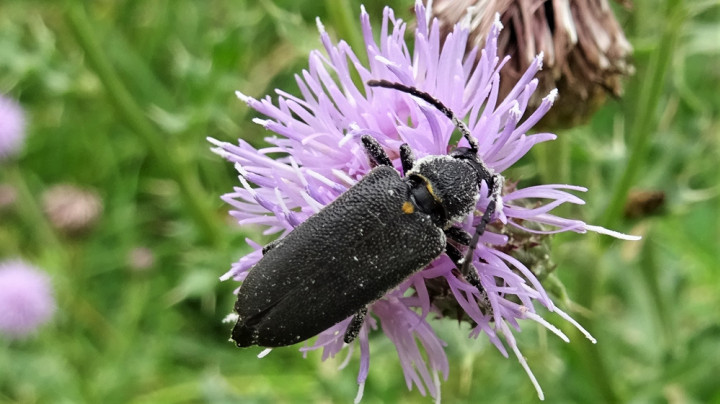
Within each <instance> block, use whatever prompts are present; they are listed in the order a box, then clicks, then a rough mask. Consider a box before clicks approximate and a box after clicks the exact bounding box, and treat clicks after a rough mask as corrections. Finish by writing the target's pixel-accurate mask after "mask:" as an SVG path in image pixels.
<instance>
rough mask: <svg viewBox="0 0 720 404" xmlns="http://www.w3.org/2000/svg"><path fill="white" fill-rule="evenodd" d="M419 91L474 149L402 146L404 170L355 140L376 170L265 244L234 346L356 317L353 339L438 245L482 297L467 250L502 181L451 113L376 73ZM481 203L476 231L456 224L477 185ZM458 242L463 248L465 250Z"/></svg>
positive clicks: (246, 285) (306, 333) (281, 342)
mask: <svg viewBox="0 0 720 404" xmlns="http://www.w3.org/2000/svg"><path fill="white" fill-rule="evenodd" d="M367 84H368V85H369V86H371V87H385V88H390V89H395V90H398V91H402V92H406V93H409V94H411V95H413V96H415V97H418V98H421V99H423V100H425V101H426V102H428V103H430V104H431V105H433V106H435V107H436V108H438V109H439V110H440V111H442V112H443V113H444V114H445V115H446V116H447V117H448V118H450V119H451V120H452V121H453V123H454V124H455V126H456V127H457V128H458V129H459V130H460V132H461V133H462V136H463V137H464V138H465V139H466V140H467V142H468V144H469V145H470V147H457V148H455V150H453V151H452V152H451V153H450V154H449V155H441V156H426V157H424V158H421V159H419V160H417V161H415V159H414V156H413V153H412V151H411V150H410V147H409V146H408V145H407V144H403V145H402V146H401V147H400V160H401V164H402V169H403V172H404V177H401V176H400V174H399V173H398V172H397V171H396V170H395V169H394V168H393V166H392V164H391V161H390V159H389V158H388V156H387V154H386V153H385V151H384V150H383V149H382V147H381V146H380V144H379V143H378V142H377V141H376V140H375V139H374V138H372V137H370V136H367V135H365V136H362V137H361V140H362V143H363V146H364V147H365V150H366V152H367V154H368V156H369V158H370V161H371V164H372V165H373V166H374V168H373V169H372V170H371V171H370V172H369V173H368V174H367V175H365V176H364V177H363V178H362V179H361V180H360V181H359V182H358V183H357V184H355V185H354V186H352V187H351V188H350V189H348V190H347V191H346V192H344V193H343V194H342V195H340V196H339V197H338V198H337V199H336V200H335V201H333V202H332V203H330V204H329V205H327V206H325V207H324V208H323V209H322V210H320V211H319V212H318V213H316V214H315V215H313V216H311V217H310V218H308V219H307V220H306V221H305V222H303V223H302V224H300V225H299V226H297V227H296V228H295V229H293V230H292V231H291V232H290V233H289V234H288V235H287V236H286V237H284V238H282V239H279V240H276V241H275V242H273V243H271V244H269V245H268V246H266V247H265V248H264V249H263V257H262V258H261V259H260V261H258V262H257V264H255V266H254V267H253V268H251V269H250V272H249V273H248V276H247V278H245V280H244V282H243V283H242V286H241V287H240V291H239V292H238V299H237V302H236V303H235V311H236V312H237V314H238V318H237V324H236V325H235V327H234V328H233V330H232V339H233V340H234V341H235V343H237V345H238V346H240V347H246V346H251V345H259V346H264V347H278V346H286V345H292V344H295V343H297V342H301V341H304V340H306V339H308V338H310V337H313V336H315V335H317V334H319V333H320V332H322V331H324V330H326V329H328V328H330V327H331V326H333V325H335V324H337V323H339V322H340V321H343V320H345V319H347V318H348V317H350V316H353V319H352V320H351V322H350V325H349V326H348V328H347V331H346V332H345V336H344V340H345V342H347V343H350V342H351V341H352V340H354V339H355V337H356V336H357V334H358V332H359V331H360V327H361V326H362V323H363V319H364V317H365V315H366V313H367V307H368V305H369V304H371V303H373V302H374V301H376V300H378V299H380V298H381V297H383V295H385V293H386V292H387V291H389V290H391V289H393V288H395V287H396V286H398V285H399V284H400V283H401V282H402V281H404V280H405V279H407V278H408V277H409V276H410V275H412V274H414V273H416V272H418V271H420V270H422V269H423V268H425V267H426V266H427V265H428V264H430V263H431V262H432V261H433V260H435V258H437V257H438V256H440V255H441V254H442V253H443V252H444V253H445V254H447V255H448V256H449V257H450V258H451V259H452V260H453V262H454V263H455V265H456V266H457V267H458V269H459V270H460V272H461V273H462V274H463V276H464V277H465V278H466V279H467V281H468V282H470V283H471V284H473V285H474V286H475V287H477V288H478V289H479V290H480V292H481V294H482V295H484V293H485V292H484V290H483V288H482V286H481V285H480V281H479V277H478V274H477V270H476V269H475V268H474V266H473V265H472V255H473V251H474V249H475V246H476V244H477V243H478V239H479V237H480V236H481V235H482V234H483V232H484V231H485V226H486V225H487V224H488V223H489V222H490V220H491V218H492V215H493V213H494V212H495V209H496V205H498V204H501V202H500V192H501V190H502V187H503V183H504V179H503V177H502V176H501V175H499V174H495V173H493V171H492V170H491V169H490V168H489V167H487V165H485V163H484V162H483V161H482V159H481V158H480V157H479V156H478V142H477V139H475V138H474V137H472V135H471V134H470V131H469V130H468V128H467V126H466V125H465V124H464V123H463V122H462V121H461V120H459V119H458V118H457V117H456V116H455V114H454V113H453V112H452V111H450V110H449V109H448V108H447V107H445V106H444V105H443V104H442V103H441V102H440V101H438V100H436V99H435V98H433V97H432V96H431V95H429V94H427V93H424V92H422V91H420V90H418V89H416V88H413V87H408V86H405V85H403V84H400V83H392V82H389V81H385V80H382V81H377V80H372V81H369V82H368V83H367ZM483 181H484V182H485V183H486V184H487V185H488V197H489V198H490V201H489V202H488V205H487V209H486V210H485V212H484V213H483V216H482V219H481V220H480V222H479V224H478V225H477V227H476V229H475V234H473V235H472V236H471V235H470V234H469V233H467V232H465V231H464V230H462V229H461V228H459V227H455V226H453V224H454V223H457V222H460V221H462V220H463V219H464V218H465V217H466V216H467V215H468V214H470V213H471V212H473V211H474V210H475V207H476V205H477V201H478V198H479V197H480V186H481V183H482V182H483ZM456 245H462V246H467V251H466V252H465V254H464V255H463V254H462V253H461V252H460V250H458V248H457V247H456Z"/></svg>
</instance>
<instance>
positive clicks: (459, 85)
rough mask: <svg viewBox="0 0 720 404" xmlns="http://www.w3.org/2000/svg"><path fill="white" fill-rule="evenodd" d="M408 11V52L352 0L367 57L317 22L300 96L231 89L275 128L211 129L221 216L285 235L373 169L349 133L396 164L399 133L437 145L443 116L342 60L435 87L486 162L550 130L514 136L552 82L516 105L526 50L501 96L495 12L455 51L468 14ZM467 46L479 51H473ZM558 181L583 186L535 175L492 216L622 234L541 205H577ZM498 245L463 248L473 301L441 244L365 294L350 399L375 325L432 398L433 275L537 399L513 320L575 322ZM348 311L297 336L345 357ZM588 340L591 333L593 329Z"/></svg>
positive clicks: (442, 150) (439, 351) (527, 92)
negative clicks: (217, 132)
mask: <svg viewBox="0 0 720 404" xmlns="http://www.w3.org/2000/svg"><path fill="white" fill-rule="evenodd" d="M415 12H416V14H417V20H418V27H417V29H416V31H415V32H414V37H415V43H414V46H413V52H410V50H409V49H410V48H409V47H408V45H407V44H406V43H405V41H404V38H405V30H406V28H407V24H406V23H405V22H403V21H401V20H399V19H397V18H395V16H394V13H393V10H392V9H390V8H386V9H385V11H384V16H383V17H384V18H383V22H382V26H381V27H380V32H379V39H380V40H379V43H376V42H375V40H374V39H373V31H372V28H371V26H370V19H369V16H368V14H367V13H366V12H365V9H364V8H363V9H362V14H361V22H362V29H363V35H364V38H365V46H366V48H365V50H366V51H367V56H368V60H369V66H364V65H362V64H361V63H360V62H359V60H358V58H357V56H356V55H355V53H354V52H353V50H351V49H350V47H349V46H348V44H347V43H345V42H343V41H340V42H339V43H338V44H333V43H332V41H331V40H330V37H329V35H328V34H327V33H326V32H325V30H324V28H323V26H322V25H321V24H320V23H319V22H318V27H319V30H320V35H321V41H322V43H323V45H324V47H325V52H326V54H323V53H322V52H320V51H313V52H312V53H311V54H310V60H309V70H304V71H303V72H302V74H301V75H297V76H296V80H297V83H298V86H299V88H300V93H301V96H295V95H292V94H289V93H286V92H284V91H282V90H276V91H277V94H278V95H279V97H278V99H277V101H276V102H275V103H273V101H272V99H271V98H270V97H269V96H268V97H266V98H264V99H262V100H257V99H254V98H251V97H248V96H246V95H244V94H241V93H239V92H238V93H237V95H238V97H239V98H240V99H241V100H243V101H245V102H246V103H247V104H248V105H249V106H250V107H252V108H253V109H255V110H256V111H258V112H260V113H261V114H263V115H265V116H267V117H269V118H270V119H259V118H256V119H255V122H256V123H258V124H260V125H263V126H264V127H265V128H266V129H268V130H271V131H273V132H275V133H277V134H278V135H279V136H273V137H270V138H267V141H268V142H269V143H271V144H272V145H273V146H271V147H267V148H263V149H259V150H257V149H255V148H254V147H252V146H251V145H250V144H248V143H247V142H245V141H243V140H242V139H240V140H239V144H238V145H232V144H230V143H226V142H221V141H218V140H215V139H209V140H210V141H211V142H212V143H213V144H214V145H215V146H217V147H216V148H215V149H214V151H215V152H216V153H218V154H219V155H221V156H223V157H224V158H226V159H228V160H230V161H231V162H233V163H235V167H236V169H237V171H238V172H239V174H240V176H239V179H240V183H241V186H239V187H236V188H235V190H234V192H232V193H229V194H226V195H224V196H223V200H225V201H226V202H227V203H229V204H230V205H232V207H233V208H234V210H232V211H231V212H230V214H231V215H232V216H233V217H235V218H236V219H237V220H238V222H239V224H241V225H255V226H262V227H263V228H264V229H265V231H264V234H278V237H284V236H285V235H286V234H287V233H289V232H290V231H291V230H292V229H293V228H294V227H295V226H297V225H298V224H300V223H302V222H303V221H304V220H306V219H307V218H308V217H309V216H311V215H313V214H314V213H316V212H318V211H319V210H320V209H322V207H323V206H325V205H327V204H328V203H330V202H331V201H333V200H334V199H335V198H337V197H338V195H340V194H341V193H342V192H344V191H345V190H347V189H348V188H350V187H352V186H353V185H354V184H355V183H356V182H357V181H359V179H360V178H362V177H363V176H364V175H365V174H366V173H367V172H368V171H370V169H371V167H370V163H369V161H368V158H367V157H366V155H365V153H364V151H363V148H362V145H361V144H360V142H359V137H360V135H363V134H369V135H371V136H373V137H374V138H375V139H376V140H377V141H378V142H379V143H380V144H381V145H382V146H383V147H384V149H385V150H386V151H387V152H388V154H389V156H390V158H391V159H392V160H393V163H394V165H395V167H396V168H398V169H399V168H400V162H399V154H398V150H399V147H400V145H401V144H402V143H408V144H409V146H410V147H411V148H412V149H413V151H414V152H415V154H416V157H417V158H418V159H419V158H422V157H423V156H425V155H431V154H435V155H437V154H446V153H447V152H448V149H449V147H450V146H449V144H450V143H449V142H450V136H451V134H452V133H453V131H454V129H455V127H454V125H453V123H452V122H451V121H450V120H448V119H447V118H446V117H445V116H444V115H443V114H442V113H441V112H439V111H437V110H436V109H434V108H433V107H431V106H429V105H427V104H426V103H424V102H423V101H420V100H418V99H416V98H413V97H411V96H409V95H407V94H404V93H401V92H399V91H394V90H389V89H381V88H370V87H368V86H367V85H363V86H362V87H360V88H358V87H357V86H356V85H355V83H354V82H353V80H352V74H353V71H355V72H357V74H358V75H359V77H360V79H361V80H362V82H363V83H366V82H367V81H368V80H382V79H385V80H389V81H393V82H400V83H403V84H405V85H409V86H413V87H417V88H419V89H420V90H423V91H426V92H428V93H430V94H432V95H433V96H435V97H437V98H438V99H439V100H441V101H442V102H443V103H444V104H445V105H447V106H448V107H449V108H451V109H452V110H453V111H454V112H455V113H456V114H457V115H458V116H460V117H464V120H465V122H466V123H467V124H468V126H469V128H470V130H471V131H472V133H473V135H474V136H475V137H476V138H477V139H478V140H479V143H480V156H481V157H482V158H483V160H484V161H485V162H486V163H487V165H488V166H490V167H491V168H492V169H494V170H495V171H496V172H502V171H503V170H505V169H506V168H508V167H510V166H512V165H513V164H514V163H515V162H516V161H518V160H519V159H520V158H521V157H522V156H523V155H525V154H526V153H527V152H528V150H530V148H531V147H532V146H533V145H535V144H536V143H539V142H544V141H547V140H552V139H554V138H555V135H553V134H550V133H539V134H533V135H528V134H526V132H528V131H529V130H530V129H531V128H532V127H533V125H534V124H535V123H536V122H537V121H538V120H539V119H540V118H541V117H542V116H543V115H544V114H545V113H546V112H547V111H548V109H549V108H550V106H551V105H552V103H553V101H554V100H555V97H556V91H551V92H550V94H548V95H547V96H546V97H545V98H544V100H543V102H542V103H541V105H540V107H539V108H538V109H536V110H535V111H526V107H527V104H528V100H529V99H530V96H531V95H532V94H533V92H534V91H535V89H536V87H537V80H536V79H533V77H534V76H535V74H536V72H537V71H538V70H539V69H540V68H541V65H542V55H539V56H538V57H537V58H536V59H535V62H534V63H533V64H532V65H531V66H530V68H529V69H528V71H527V72H526V73H525V74H524V75H523V76H522V78H521V79H520V80H519V81H518V83H517V84H516V85H515V87H514V89H513V90H512V91H510V93H509V94H508V96H507V97H506V98H505V99H502V100H501V99H498V89H499V77H500V75H499V71H500V69H501V68H502V67H503V65H505V64H506V63H507V61H508V58H507V57H505V58H503V57H502V55H498V54H497V38H498V34H499V32H500V30H501V28H502V25H501V24H500V23H499V21H496V23H495V24H494V25H493V26H492V29H491V31H490V33H489V35H488V39H487V42H486V44H485V48H484V49H482V50H479V51H478V50H477V49H476V50H473V51H472V52H469V53H468V54H467V56H465V54H466V53H465V50H466V45H467V40H468V29H467V26H466V25H458V26H456V27H455V30H454V31H453V32H452V33H450V34H449V35H448V36H447V37H446V38H445V40H444V42H443V41H442V40H441V37H440V31H439V27H438V24H437V23H435V22H430V21H429V20H428V18H427V17H426V15H427V14H426V10H425V7H424V6H423V5H422V3H421V2H417V3H416V5H415ZM477 52H480V56H479V57H477V58H476V56H477ZM476 60H477V63H476ZM275 153H281V154H282V157H278V158H271V157H270V156H269V154H275ZM250 183H252V184H255V186H254V187H253V186H251V185H250ZM566 190H572V191H585V188H582V187H577V186H570V185H542V186H535V187H529V188H524V189H512V190H510V191H509V192H508V193H506V194H504V195H503V199H502V204H501V206H500V207H499V208H498V212H496V215H495V216H494V220H495V221H500V222H502V223H504V224H505V225H508V226H515V227H518V228H521V229H525V230H527V231H529V232H533V233H556V232H564V231H573V232H577V233H585V232H587V231H588V230H590V231H595V232H599V233H605V234H610V235H612V236H615V237H620V238H631V237H629V236H625V235H622V234H619V233H615V232H612V231H609V230H606V229H603V228H600V227H596V226H590V225H587V224H585V223H584V222H582V221H579V220H570V219H564V218H560V217H557V216H554V215H552V214H550V213H549V212H550V211H551V210H552V209H554V208H555V207H557V206H558V205H561V204H563V203H574V204H583V203H584V202H583V201H582V200H581V199H579V198H578V197H576V196H574V195H572V194H570V193H568V192H566ZM481 195H482V197H481V198H480V200H479V201H478V205H477V208H478V210H479V211H480V212H483V211H484V210H485V208H486V206H487V203H488V199H487V198H485V197H484V196H485V195H487V190H486V189H483V190H482V192H481ZM527 199H532V200H533V201H536V200H544V201H546V203H545V204H544V205H540V206H537V205H533V206H537V207H534V208H527V207H524V206H527V205H523V204H522V203H520V202H522V201H525V200H527ZM479 220H480V215H478V217H477V218H476V217H473V215H470V217H468V218H467V219H466V220H465V221H464V222H463V223H460V224H459V225H461V226H463V227H464V228H465V229H466V230H468V231H469V232H473V230H474V224H476V223H477V221H479ZM525 221H532V222H537V223H542V224H544V225H546V227H547V226H550V227H551V228H553V230H551V231H546V232H543V231H539V230H533V229H531V228H527V227H526V226H523V224H522V223H523V222H525ZM506 242H507V237H506V236H504V235H502V234H497V233H492V232H490V231H488V232H486V233H485V234H483V236H482V237H481V239H480V244H479V245H478V248H477V250H476V252H475V256H474V260H473V263H474V265H475V267H476V268H477V269H478V272H479V273H480V279H481V282H482V285H483V287H484V288H485V290H486V291H487V294H488V302H487V303H485V302H483V301H482V299H481V297H480V294H479V292H478V290H477V289H476V288H475V287H473V286H471V285H469V284H468V283H467V282H466V281H465V280H464V279H462V278H459V277H458V276H457V275H455V274H453V272H452V271H453V269H454V268H455V266H454V265H453V263H452V261H451V260H450V259H449V258H448V257H446V256H445V255H441V256H440V257H438V258H437V259H436V260H435V261H434V262H433V263H432V264H430V265H429V266H428V267H426V268H425V269H424V270H422V271H420V272H419V273H417V274H415V275H413V276H411V277H410V278H408V279H407V280H406V281H404V282H403V283H402V284H401V285H400V286H399V287H397V288H396V289H394V290H392V291H390V292H389V293H388V294H387V295H386V296H385V297H383V298H382V299H380V300H378V301H376V302H375V303H373V304H372V305H370V310H369V315H368V316H367V317H366V319H365V323H364V325H363V327H362V329H361V331H360V335H359V336H358V338H357V341H358V344H357V345H359V348H360V372H359V375H358V383H359V384H360V391H359V393H358V398H357V399H356V400H359V399H360V398H361V397H362V389H363V386H364V383H365V379H366V378H367V375H368V370H369V360H370V353H369V342H368V334H369V332H370V330H374V329H377V328H378V327H380V328H381V329H382V330H383V332H384V333H385V335H387V337H388V338H390V339H391V340H392V341H393V343H394V344H395V346H396V349H397V352H398V356H399V359H400V362H401V365H402V369H403V372H404V375H405V379H406V382H407V385H408V388H412V386H413V385H415V386H417V388H418V390H419V391H420V393H421V394H423V395H425V394H426V392H429V393H430V395H431V396H432V397H435V398H436V399H438V400H439V396H440V392H439V384H440V378H439V373H442V374H443V377H444V378H445V379H447V375H448V361H447V358H446V356H445V353H444V349H443V347H444V345H446V344H445V342H443V341H441V340H440V339H439V338H438V337H437V335H436V334H435V333H434V331H433V330H432V328H431V327H430V324H429V323H428V320H429V319H430V318H432V317H435V316H436V315H437V314H439V310H437V307H435V306H434V305H433V303H432V300H431V296H430V293H429V291H428V287H427V281H428V280H431V279H444V280H445V281H446V282H447V284H448V285H449V288H450V290H451V291H452V294H453V295H454V298H455V299H456V300H457V303H458V305H459V306H460V307H462V309H463V310H464V311H465V313H466V314H467V315H468V316H469V317H470V318H471V319H472V321H474V322H475V323H476V324H477V325H476V326H475V327H474V328H473V329H472V330H471V332H470V336H471V337H473V338H476V337H478V336H479V335H480V334H481V333H484V334H486V335H487V336H488V338H489V339H490V341H491V342H492V343H493V344H494V345H495V346H496V347H497V348H498V349H499V350H500V352H501V353H502V354H503V355H505V356H507V355H508V351H507V348H506V345H505V343H506V344H507V346H509V347H510V349H511V350H512V351H513V353H514V354H515V355H516V356H517V358H518V360H519V361H520V362H521V364H522V366H523V367H524V368H525V370H526V371H527V372H528V375H529V376H530V378H531V380H532V382H533V384H534V385H535V387H536V388H537V390H538V394H539V395H540V397H542V391H541V390H540V387H539V386H538V384H537V382H536V380H535V377H534V376H533V375H532V372H530V370H529V368H528V366H527V363H526V362H525V359H524V358H523V356H522V354H521V353H520V351H519V349H518V347H517V345H516V343H515V339H514V337H513V333H512V331H511V329H515V330H519V329H520V324H519V322H518V320H520V319H529V320H532V321H535V322H538V323H540V324H542V325H543V326H545V327H547V328H548V329H549V330H551V331H552V332H554V333H555V334H557V335H558V336H560V337H561V338H562V339H563V340H565V341H567V340H568V339H567V337H566V336H565V335H564V334H563V333H562V332H561V331H560V330H558V329H557V328H555V327H554V326H552V325H550V324H549V323H547V322H546V321H545V320H544V319H542V317H540V315H538V314H536V305H537V304H539V305H540V306H544V307H545V308H546V309H547V310H549V311H554V312H557V313H558V314H559V315H560V316H561V317H563V318H565V319H566V320H567V321H569V322H571V323H572V324H573V325H575V326H576V327H578V328H579V329H580V330H581V331H583V332H585V331H584V330H583V329H582V327H580V326H579V325H578V324H577V323H576V322H575V321H574V320H572V319H571V318H570V317H569V316H568V315H567V314H565V313H564V312H562V311H561V310H559V309H558V308H557V307H555V306H554V305H553V302H552V301H551V300H550V299H549V297H548V295H547V293H546V292H545V290H544V289H543V287H542V285H541V284H540V282H539V281H538V280H537V279H536V277H535V276H534V275H533V274H532V272H531V271H530V270H528V269H527V268H526V267H525V266H524V265H523V264H522V263H520V262H519V261H518V260H516V259H515V258H513V257H511V256H510V255H508V254H505V253H503V252H501V251H500V250H499V249H498V248H496V247H498V246H503V245H504V244H505V243H506ZM248 243H249V244H250V245H251V246H253V248H255V251H254V252H252V253H250V254H248V255H246V256H244V257H242V258H241V259H240V260H239V261H238V262H237V263H235V264H233V266H232V268H231V270H230V271H229V272H228V273H227V274H225V275H224V276H223V277H222V279H223V280H225V279H230V278H232V279H234V280H237V281H242V280H243V279H245V277H246V276H247V274H248V271H250V269H251V268H252V267H253V265H254V264H255V263H256V262H257V261H258V260H259V259H260V258H261V257H262V252H261V246H260V245H258V244H257V243H255V242H253V241H251V240H248ZM518 272H519V273H520V274H522V276H520V275H518ZM408 291H411V292H408ZM406 292H407V293H406ZM485 304H489V305H490V306H491V308H492V310H481V308H480V307H481V306H482V305H485ZM431 313H434V314H431ZM349 321H350V318H348V319H346V320H344V321H342V322H340V323H339V324H337V325H335V326H333V327H331V328H330V329H328V330H326V331H324V332H322V333H320V334H319V336H318V337H317V338H316V340H315V341H314V343H313V344H311V345H308V344H306V345H305V346H304V347H302V348H301V351H303V352H306V351H309V350H315V349H320V348H322V349H323V359H326V358H328V357H334V356H335V355H336V354H338V353H339V352H340V351H341V350H342V349H343V348H345V347H348V351H349V352H348V355H350V354H351V353H352V351H353V348H354V346H355V344H350V345H347V344H345V343H344V342H343V335H344V332H345V330H346V328H347V326H348V323H349ZM585 334H586V335H587V333H585ZM587 337H588V338H590V339H591V340H592V341H593V342H594V339H593V338H592V337H591V336H589V335H587ZM503 340H504V341H505V342H503ZM423 350H424V351H425V352H424V353H423V352H422V351H423Z"/></svg>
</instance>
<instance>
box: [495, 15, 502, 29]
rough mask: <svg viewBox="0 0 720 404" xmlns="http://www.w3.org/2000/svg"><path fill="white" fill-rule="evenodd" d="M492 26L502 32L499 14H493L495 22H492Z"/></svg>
mask: <svg viewBox="0 0 720 404" xmlns="http://www.w3.org/2000/svg"><path fill="white" fill-rule="evenodd" d="M493 25H494V26H495V28H496V29H497V30H502V29H503V28H504V26H503V24H502V22H500V13H495V21H493Z"/></svg>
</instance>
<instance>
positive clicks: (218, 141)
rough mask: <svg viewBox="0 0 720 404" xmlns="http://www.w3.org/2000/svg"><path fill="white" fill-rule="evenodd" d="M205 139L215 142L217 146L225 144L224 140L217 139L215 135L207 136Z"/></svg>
mask: <svg viewBox="0 0 720 404" xmlns="http://www.w3.org/2000/svg"><path fill="white" fill-rule="evenodd" d="M205 140H207V141H208V142H210V143H212V144H214V145H215V146H217V147H222V146H223V144H225V142H222V141H220V140H217V139H215V138H214V137H210V136H208V137H206V138H205Z"/></svg>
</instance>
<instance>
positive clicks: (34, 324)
mask: <svg viewBox="0 0 720 404" xmlns="http://www.w3.org/2000/svg"><path fill="white" fill-rule="evenodd" d="M54 312H55V299H54V298H53V294H52V286H51V284H50V277H49V276H48V275H47V274H45V273H44V272H43V271H41V270H39V269H37V268H35V267H33V266H32V265H29V264H27V263H25V262H23V261H21V260H8V261H3V262H0V334H4V335H6V336H8V337H10V338H22V337H24V336H27V335H29V334H31V333H32V332H34V331H35V330H37V328H38V327H40V326H41V325H42V324H45V323H46V322H48V320H50V317H51V316H52V314H53V313H54Z"/></svg>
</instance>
